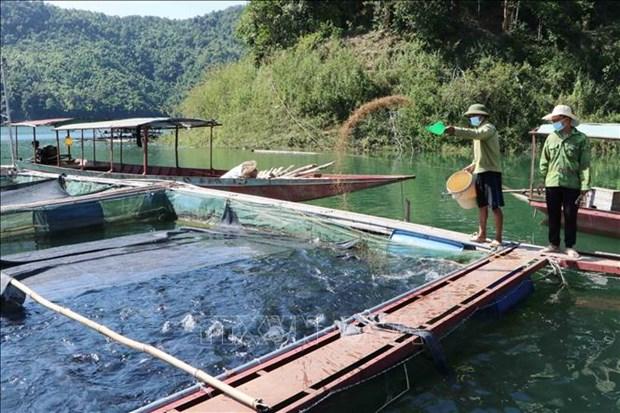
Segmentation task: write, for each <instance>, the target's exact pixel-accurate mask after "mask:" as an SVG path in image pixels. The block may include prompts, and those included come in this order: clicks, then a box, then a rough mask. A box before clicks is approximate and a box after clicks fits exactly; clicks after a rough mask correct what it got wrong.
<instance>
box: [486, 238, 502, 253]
mask: <svg viewBox="0 0 620 413" xmlns="http://www.w3.org/2000/svg"><path fill="white" fill-rule="evenodd" d="M501 246H502V243H501V242H499V241H498V240H496V239H494V240H493V241H491V245H489V247H491V249H492V250H496V249H498V248H500V247H501Z"/></svg>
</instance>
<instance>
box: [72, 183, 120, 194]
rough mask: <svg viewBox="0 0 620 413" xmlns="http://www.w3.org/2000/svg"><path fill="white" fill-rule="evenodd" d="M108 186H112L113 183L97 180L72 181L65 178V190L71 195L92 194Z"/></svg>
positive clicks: (108, 187)
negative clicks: (102, 182) (101, 182)
mask: <svg viewBox="0 0 620 413" xmlns="http://www.w3.org/2000/svg"><path fill="white" fill-rule="evenodd" d="M110 188H113V185H110V184H100V183H97V182H84V181H73V180H69V179H67V180H65V191H67V193H68V194H69V195H71V196H80V195H86V194H93V193H96V192H101V191H105V190H107V189H110Z"/></svg>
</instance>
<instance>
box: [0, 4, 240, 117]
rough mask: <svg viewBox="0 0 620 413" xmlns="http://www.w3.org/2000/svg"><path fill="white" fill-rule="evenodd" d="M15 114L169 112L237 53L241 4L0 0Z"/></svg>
mask: <svg viewBox="0 0 620 413" xmlns="http://www.w3.org/2000/svg"><path fill="white" fill-rule="evenodd" d="M0 7H1V10H0V11H1V16H2V17H1V25H2V26H1V27H2V57H3V58H4V59H5V62H6V64H7V68H8V71H7V79H8V84H9V86H10V89H11V98H12V99H11V102H10V105H11V109H12V111H13V119H23V118H44V117H55V116H64V115H71V116H78V117H85V118H98V119H102V118H105V117H123V116H139V115H153V114H161V113H166V112H169V110H170V108H171V107H172V106H174V105H175V104H176V103H178V102H179V101H180V100H181V99H182V98H183V96H184V93H185V92H186V91H187V90H188V89H189V88H190V87H191V86H193V85H194V84H195V83H196V82H197V81H198V80H199V79H200V78H201V76H202V75H203V74H204V71H205V69H206V68H209V67H212V66H214V65H217V64H220V63H223V62H230V61H234V60H237V59H238V58H239V56H240V54H241V52H242V47H241V45H240V43H239V42H238V41H237V39H236V37H235V35H234V27H235V23H236V21H237V20H238V18H239V15H240V13H241V10H242V8H241V7H236V8H230V9H227V10H224V11H221V12H215V13H211V14H208V15H205V16H201V17H196V18H193V19H187V20H171V19H164V18H158V17H139V16H130V17H122V18H121V17H113V16H107V15H104V14H101V13H92V12H87V11H80V10H65V9H61V8H58V7H55V6H51V5H48V4H44V3H42V2H40V1H36V2H24V1H2V2H1V6H0Z"/></svg>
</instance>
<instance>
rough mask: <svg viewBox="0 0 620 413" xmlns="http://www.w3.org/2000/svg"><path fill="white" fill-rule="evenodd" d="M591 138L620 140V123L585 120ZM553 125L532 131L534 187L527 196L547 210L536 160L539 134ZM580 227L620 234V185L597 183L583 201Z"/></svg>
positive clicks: (583, 126)
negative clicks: (538, 187) (538, 186)
mask: <svg viewBox="0 0 620 413" xmlns="http://www.w3.org/2000/svg"><path fill="white" fill-rule="evenodd" d="M577 129H578V130H580V131H581V132H583V133H585V134H586V135H587V136H588V138H590V139H603V140H607V141H611V142H620V124H618V123H612V124H600V123H582V124H580V125H579V126H578V127H577ZM552 131H553V129H552V126H551V125H541V126H539V127H538V128H536V129H534V130H533V131H531V132H530V134H531V135H532V169H531V171H530V189H529V192H528V193H526V196H525V197H523V198H525V199H526V200H527V201H528V203H529V204H530V206H531V207H533V208H536V209H537V210H539V211H541V212H543V213H545V214H547V204H546V202H545V197H544V194H542V193H537V192H536V191H535V189H534V188H533V182H534V170H535V160H536V135H545V136H546V135H549V134H550V133H551V132H552ZM577 229H578V230H579V231H582V232H587V233H592V234H598V235H604V236H608V237H613V238H620V188H615V189H610V188H597V187H594V188H592V190H591V191H590V192H589V193H588V194H587V196H586V197H585V198H584V199H583V200H582V201H581V205H580V207H579V211H578V213H577Z"/></svg>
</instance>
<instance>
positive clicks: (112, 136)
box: [108, 128, 114, 172]
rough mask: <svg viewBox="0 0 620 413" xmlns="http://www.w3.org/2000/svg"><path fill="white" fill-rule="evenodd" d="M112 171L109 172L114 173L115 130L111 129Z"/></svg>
mask: <svg viewBox="0 0 620 413" xmlns="http://www.w3.org/2000/svg"><path fill="white" fill-rule="evenodd" d="M110 138H111V139H110V170H109V171H108V172H114V148H113V144H114V139H112V138H114V128H111V129H110Z"/></svg>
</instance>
